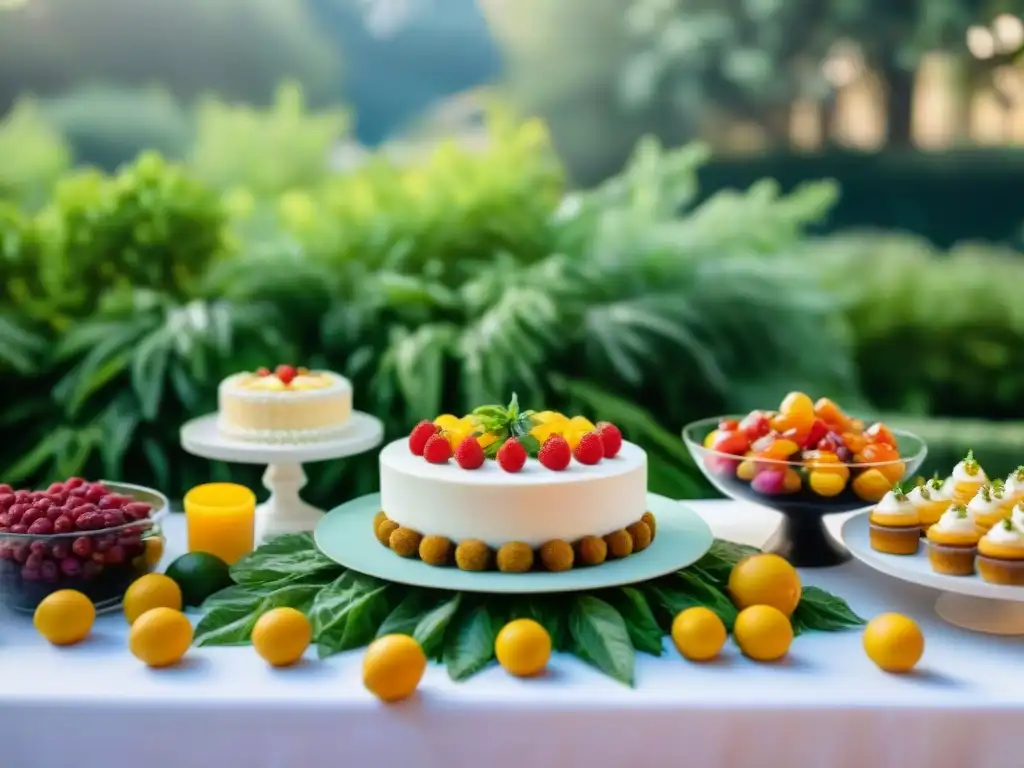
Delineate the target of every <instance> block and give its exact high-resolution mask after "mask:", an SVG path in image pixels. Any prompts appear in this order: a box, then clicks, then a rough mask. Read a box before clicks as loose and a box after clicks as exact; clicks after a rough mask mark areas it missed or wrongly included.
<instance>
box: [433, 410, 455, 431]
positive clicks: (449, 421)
mask: <svg viewBox="0 0 1024 768" xmlns="http://www.w3.org/2000/svg"><path fill="white" fill-rule="evenodd" d="M460 421H461V419H460V418H459V417H458V416H453V415H452V414H450V413H444V414H442V415H440V416H438V417H437V418H436V419H434V425H435V426H438V427H440V428H441V429H445V430H449V429H458V428H459V422H460Z"/></svg>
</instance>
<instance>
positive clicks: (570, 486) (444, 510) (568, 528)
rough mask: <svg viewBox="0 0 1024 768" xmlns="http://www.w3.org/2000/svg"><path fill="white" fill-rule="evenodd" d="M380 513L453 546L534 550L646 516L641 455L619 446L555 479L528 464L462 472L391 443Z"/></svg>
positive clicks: (384, 461)
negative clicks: (518, 467) (472, 544)
mask: <svg viewBox="0 0 1024 768" xmlns="http://www.w3.org/2000/svg"><path fill="white" fill-rule="evenodd" d="M380 497H381V509H382V511H383V512H384V514H385V515H387V518H388V519H389V520H392V521H394V522H395V523H397V524H398V525H400V526H403V527H407V528H411V529H413V530H415V531H418V532H420V533H422V534H423V535H433V536H444V537H446V538H448V539H451V540H452V541H453V542H456V543H457V542H460V541H465V540H468V539H474V540H479V541H483V542H485V543H486V544H487V545H488V546H490V547H493V548H495V549H497V548H499V547H500V546H501V545H503V544H508V543H510V542H523V543H524V544H527V545H528V546H530V547H539V546H541V545H542V544H544V543H545V542H548V541H552V540H561V541H566V542H569V543H573V542H576V541H578V540H579V539H582V538H583V537H585V536H599V537H600V536H605V535H607V534H610V533H612V532H614V531H620V530H624V529H626V528H628V527H629V526H630V525H633V524H634V523H636V522H637V521H639V520H640V519H641V517H642V516H643V515H644V513H645V512H646V511H647V454H646V453H644V451H643V449H642V448H640V447H639V446H637V445H634V444H633V443H628V442H626V443H623V444H622V448H621V450H620V451H619V452H618V454H617V455H616V456H615V457H614V458H610V459H603V460H602V461H600V462H599V463H597V464H593V465H584V464H581V463H578V462H576V461H574V462H572V463H571V464H570V465H569V466H568V467H567V468H566V469H564V470H563V471H559V472H554V471H551V470H550V469H547V468H545V467H544V466H542V465H541V463H540V462H539V461H538V460H537V459H534V458H530V459H527V460H526V464H525V466H524V467H523V468H522V470H521V471H518V472H514V473H513V472H506V471H504V470H503V469H501V467H500V466H499V465H498V463H497V462H495V461H487V462H486V463H485V464H484V465H483V466H481V467H480V468H479V469H474V470H471V471H467V470H465V469H462V468H461V467H459V465H458V464H457V463H456V462H455V461H450V462H448V463H446V464H432V463H429V462H427V461H424V459H423V457H422V456H417V455H415V454H414V453H413V452H412V451H410V450H409V442H408V440H405V439H403V440H396V441H395V442H393V443H390V444H389V445H387V446H386V447H385V448H384V450H383V451H381V454H380Z"/></svg>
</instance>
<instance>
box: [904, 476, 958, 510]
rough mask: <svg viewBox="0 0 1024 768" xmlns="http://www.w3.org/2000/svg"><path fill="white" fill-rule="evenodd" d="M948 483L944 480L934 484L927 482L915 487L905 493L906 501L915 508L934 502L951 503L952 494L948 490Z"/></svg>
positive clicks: (930, 481)
mask: <svg viewBox="0 0 1024 768" xmlns="http://www.w3.org/2000/svg"><path fill="white" fill-rule="evenodd" d="M949 486H950V483H947V482H946V481H945V480H940V481H939V482H937V483H936V482H935V481H934V480H929V481H928V482H927V483H925V484H924V485H915V486H914V487H913V488H911V489H910V492H909V493H907V500H908V501H909V502H910V503H911V504H913V505H914V506H915V507H923V506H926V505H928V504H935V503H936V502H946V501H953V494H952V493H950V490H949Z"/></svg>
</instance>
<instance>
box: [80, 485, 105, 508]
mask: <svg viewBox="0 0 1024 768" xmlns="http://www.w3.org/2000/svg"><path fill="white" fill-rule="evenodd" d="M106 495H107V489H106V488H102V487H97V486H95V485H94V486H92V487H90V488H89V489H88V490H87V491H86V492H85V500H86V501H88V502H90V503H92V504H95V503H96V502H98V501H99V500H100V499H102V498H103V497H104V496H106Z"/></svg>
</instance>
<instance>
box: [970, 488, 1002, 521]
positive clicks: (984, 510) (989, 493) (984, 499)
mask: <svg viewBox="0 0 1024 768" xmlns="http://www.w3.org/2000/svg"><path fill="white" fill-rule="evenodd" d="M1002 506H1003V496H1002V494H1001V493H997V492H996V490H995V489H994V488H992V487H991V486H987V485H986V486H983V487H981V488H979V489H978V492H977V493H976V494H974V498H973V499H971V502H970V504H968V505H967V511H968V512H970V513H971V514H974V515H991V514H992V513H993V512H997V511H999V509H1000V508H1001V507H1002Z"/></svg>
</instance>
